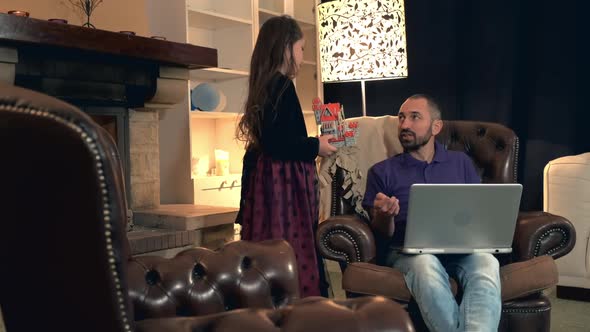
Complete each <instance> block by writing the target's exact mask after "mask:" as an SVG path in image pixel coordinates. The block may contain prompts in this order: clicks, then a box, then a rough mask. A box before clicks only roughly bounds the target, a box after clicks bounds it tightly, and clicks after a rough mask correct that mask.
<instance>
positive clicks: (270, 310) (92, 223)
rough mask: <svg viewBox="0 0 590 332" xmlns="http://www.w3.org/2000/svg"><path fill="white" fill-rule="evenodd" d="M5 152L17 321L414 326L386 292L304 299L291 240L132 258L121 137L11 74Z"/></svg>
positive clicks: (9, 278) (11, 297)
mask: <svg viewBox="0 0 590 332" xmlns="http://www.w3.org/2000/svg"><path fill="white" fill-rule="evenodd" d="M0 151H1V152H2V160H1V161H0V176H1V178H0V192H1V200H0V202H1V204H2V205H1V207H2V209H0V213H1V214H0V215H1V218H2V230H1V231H0V255H1V260H0V262H1V263H2V265H1V266H2V270H1V271H2V272H1V273H0V301H1V302H0V307H1V310H2V316H3V319H4V323H5V326H6V330H7V331H10V332H14V331H36V330H51V331H54V330H55V331H101V332H103V331H109V332H115V331H126V332H128V331H134V330H136V329H139V330H141V331H155V330H158V331H161V330H162V331H163V330H166V331H192V330H193V329H192V328H193V327H194V328H196V327H197V326H199V327H200V328H201V327H202V330H210V329H211V330H216V331H222V330H223V331H227V330H234V329H237V330H241V331H245V330H247V329H248V328H249V327H252V328H254V327H255V326H260V327H261V328H264V329H266V330H273V331H275V330H281V329H283V327H284V329H286V330H310V331H315V330H318V329H323V330H326V329H327V326H331V325H330V324H334V326H336V327H339V326H342V330H343V331H361V330H362V331H413V327H412V324H411V321H410V320H409V317H408V315H407V313H405V312H404V311H403V310H401V307H400V306H399V304H397V303H394V302H392V301H390V300H388V299H385V298H378V299H375V300H373V299H370V298H368V299H361V300H346V301H342V302H339V303H336V302H333V301H330V300H325V299H322V300H313V299H311V300H303V303H297V298H298V297H299V294H298V287H297V284H298V276H297V272H296V269H295V268H294V265H295V258H294V254H293V251H292V249H291V248H290V246H289V245H288V244H287V243H286V242H284V241H282V240H273V241H267V242H262V243H247V242H234V243H230V244H228V245H226V246H225V247H224V248H223V249H222V250H220V251H217V252H213V251H210V250H207V249H203V248H196V249H191V250H188V251H185V252H183V253H180V254H179V255H177V256H176V257H175V258H172V259H164V258H161V257H150V256H140V257H131V256H130V254H129V253H130V251H129V245H128V242H127V239H126V227H125V224H126V213H127V209H126V203H125V194H124V193H125V188H124V186H123V184H124V180H123V177H122V172H121V163H120V161H119V155H118V153H117V150H116V148H115V144H114V142H113V141H112V139H111V138H110V137H109V136H108V134H107V133H106V132H105V131H104V130H103V129H101V128H100V127H99V126H98V125H97V124H95V123H94V122H93V121H92V120H91V119H90V118H89V117H88V116H86V115H85V114H83V113H82V112H81V111H79V110H78V109H76V108H75V107H73V106H71V105H69V104H66V103H64V102H61V101H59V100H57V99H55V98H51V97H49V96H46V95H42V94H39V93H35V92H32V91H29V90H25V89H20V88H15V87H12V86H7V85H5V84H2V83H0ZM306 301H309V302H306ZM314 301H315V302H314ZM245 307H250V308H251V309H248V310H246V309H243V310H231V309H235V308H245ZM254 308H256V309H254ZM275 308H279V309H275ZM226 310H230V311H226ZM316 310H317V312H315V311H316ZM214 312H218V314H213V315H205V314H208V313H214ZM386 312H387V313H389V315H386V314H385V313H386ZM308 315H309V317H310V319H309V320H308V319H307V318H308ZM134 316H135V317H134ZM173 316H186V317H182V318H175V317H173ZM302 316H305V320H304V319H302ZM136 320H139V322H136ZM352 322H355V324H352ZM343 325H346V326H343ZM264 329H263V330H264Z"/></svg>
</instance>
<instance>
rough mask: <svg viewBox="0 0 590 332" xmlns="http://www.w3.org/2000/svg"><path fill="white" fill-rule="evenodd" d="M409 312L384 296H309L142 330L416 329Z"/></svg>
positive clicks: (140, 325) (166, 322)
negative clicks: (272, 307) (272, 306)
mask: <svg viewBox="0 0 590 332" xmlns="http://www.w3.org/2000/svg"><path fill="white" fill-rule="evenodd" d="M405 316H407V313H406V312H404V309H403V308H402V307H401V306H400V305H398V304H396V303H394V302H392V301H389V300H386V299H385V298H383V297H375V298H371V297H363V298H357V299H348V300H337V301H331V300H328V299H325V298H322V297H308V298H305V299H302V300H299V301H297V303H295V304H294V305H292V306H287V307H282V308H280V309H277V310H269V309H242V310H235V311H232V312H231V313H220V314H216V315H208V316H204V317H197V318H194V317H192V318H184V317H183V318H174V319H166V320H157V321H152V320H147V321H142V322H139V323H138V324H137V327H138V331H140V332H172V331H174V332H192V331H210V332H217V331H219V332H224V331H256V332H266V331H268V332H271V331H272V332H275V331H338V332H348V331H384V332H385V331H390V332H393V331H414V329H413V327H412V325H411V322H410V320H409V318H408V319H406V320H400V319H399V317H405Z"/></svg>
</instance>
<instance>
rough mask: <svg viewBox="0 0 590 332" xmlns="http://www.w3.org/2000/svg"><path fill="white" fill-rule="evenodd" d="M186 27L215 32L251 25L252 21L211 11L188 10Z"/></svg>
mask: <svg viewBox="0 0 590 332" xmlns="http://www.w3.org/2000/svg"><path fill="white" fill-rule="evenodd" d="M188 25H189V26H190V27H193V28H200V29H208V30H217V29H223V28H230V27H236V26H247V25H252V20H249V19H245V18H241V17H237V16H231V15H225V14H221V13H218V12H214V11H211V10H202V9H197V10H194V9H189V10H188Z"/></svg>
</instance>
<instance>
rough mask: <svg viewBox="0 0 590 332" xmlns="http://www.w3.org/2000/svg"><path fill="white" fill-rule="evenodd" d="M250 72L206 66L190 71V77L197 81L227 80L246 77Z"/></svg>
mask: <svg viewBox="0 0 590 332" xmlns="http://www.w3.org/2000/svg"><path fill="white" fill-rule="evenodd" d="M248 75H249V73H248V72H247V71H243V70H234V69H227V68H204V69H198V70H191V71H190V79H191V80H197V81H227V80H235V79H238V78H246V77H248Z"/></svg>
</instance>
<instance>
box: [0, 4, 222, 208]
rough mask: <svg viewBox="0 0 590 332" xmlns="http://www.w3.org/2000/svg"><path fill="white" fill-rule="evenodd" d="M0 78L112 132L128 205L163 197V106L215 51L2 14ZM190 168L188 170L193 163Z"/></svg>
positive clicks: (182, 94)
mask: <svg viewBox="0 0 590 332" xmlns="http://www.w3.org/2000/svg"><path fill="white" fill-rule="evenodd" d="M0 26H2V29H1V31H0V80H2V81H6V82H7V83H9V84H14V85H17V86H21V87H25V88H28V89H31V90H35V91H39V92H42V93H45V94H48V95H50V96H54V97H56V98H58V99H62V100H64V101H66V102H69V103H71V104H73V105H75V106H77V107H78V108H80V109H81V110H82V111H84V112H85V113H87V114H88V115H90V116H91V117H92V118H93V119H94V120H95V121H96V122H97V123H98V124H100V125H101V126H102V127H103V128H104V129H105V130H106V131H107V132H109V134H110V135H111V136H112V137H113V138H114V140H115V142H116V143H117V147H118V150H119V153H120V157H121V162H122V164H123V165H122V166H123V171H124V174H125V185H126V192H127V198H128V201H129V206H130V207H131V208H132V209H134V208H149V207H157V206H158V205H159V204H160V176H159V173H160V164H159V161H160V151H159V150H160V148H159V128H158V124H159V111H160V110H166V109H170V108H172V106H173V105H175V104H177V103H179V102H181V101H182V100H183V99H185V98H186V96H187V92H188V91H187V88H188V79H189V70H190V69H197V68H204V67H215V66H217V51H216V50H214V49H211V48H206V47H201V46H195V45H191V44H183V43H175V42H170V41H165V40H157V39H151V38H144V37H140V36H130V35H124V34H120V33H116V32H110V31H104V30H98V29H87V28H82V27H79V26H74V25H69V24H55V23H51V22H47V21H44V20H37V19H33V18H25V17H17V16H13V15H6V14H2V13H0ZM189 171H190V170H189Z"/></svg>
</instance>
